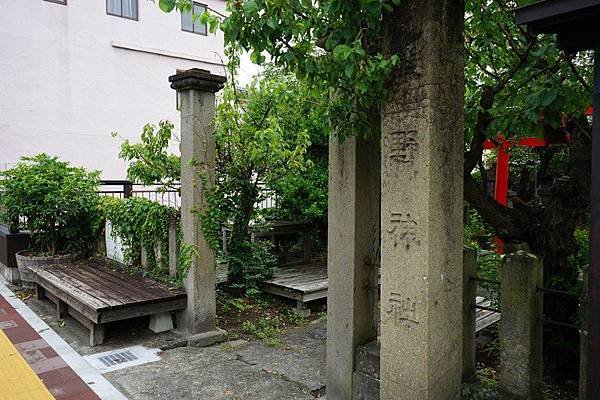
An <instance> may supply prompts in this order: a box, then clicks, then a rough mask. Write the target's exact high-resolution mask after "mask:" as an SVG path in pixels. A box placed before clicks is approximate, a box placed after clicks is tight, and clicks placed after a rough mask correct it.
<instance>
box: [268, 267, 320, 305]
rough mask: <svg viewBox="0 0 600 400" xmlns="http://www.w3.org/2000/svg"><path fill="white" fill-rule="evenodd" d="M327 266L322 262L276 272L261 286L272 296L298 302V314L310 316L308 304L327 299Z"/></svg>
mask: <svg viewBox="0 0 600 400" xmlns="http://www.w3.org/2000/svg"><path fill="white" fill-rule="evenodd" d="M328 286H329V281H328V279H327V265H326V262H325V260H320V261H316V262H313V263H311V264H307V265H301V266H298V267H288V268H281V269H278V270H276V271H275V272H274V273H273V276H272V277H271V279H269V280H267V281H265V282H263V283H262V285H261V289H262V290H263V291H264V292H266V293H270V294H274V295H277V296H282V297H287V298H289V299H293V300H296V309H295V311H296V313H297V314H299V315H303V316H308V315H309V314H310V309H308V308H307V306H306V303H307V302H309V301H313V300H318V299H324V298H326V297H327V288H328Z"/></svg>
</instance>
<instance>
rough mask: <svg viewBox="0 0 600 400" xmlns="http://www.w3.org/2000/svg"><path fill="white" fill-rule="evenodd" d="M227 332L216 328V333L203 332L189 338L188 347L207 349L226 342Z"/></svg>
mask: <svg viewBox="0 0 600 400" xmlns="http://www.w3.org/2000/svg"><path fill="white" fill-rule="evenodd" d="M226 334H227V332H226V331H224V330H223V329H219V328H216V329H215V330H214V331H208V332H202V333H198V334H196V335H192V336H190V337H189V338H188V346H195V347H207V346H211V345H213V344H215V343H219V342H222V341H224V340H225V335H226Z"/></svg>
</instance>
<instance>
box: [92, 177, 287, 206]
mask: <svg viewBox="0 0 600 400" xmlns="http://www.w3.org/2000/svg"><path fill="white" fill-rule="evenodd" d="M100 184H101V188H100V190H99V191H98V194H100V195H101V196H111V197H116V198H120V199H126V198H129V197H143V198H145V199H148V200H151V201H155V202H158V203H160V204H162V205H165V206H169V207H174V208H179V207H180V206H181V193H180V190H179V187H180V184H179V183H174V184H173V188H170V189H165V188H164V187H163V186H162V185H160V184H155V185H143V184H141V183H134V182H131V181H129V180H103V181H101V182H100ZM277 203H278V199H277V195H276V194H275V192H274V191H273V190H270V189H267V188H266V187H263V188H262V189H261V193H260V200H259V201H258V202H257V203H256V207H257V208H258V209H261V210H262V209H266V208H275V207H277Z"/></svg>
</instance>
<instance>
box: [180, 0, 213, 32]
mask: <svg viewBox="0 0 600 400" xmlns="http://www.w3.org/2000/svg"><path fill="white" fill-rule="evenodd" d="M194 6H200V7H204V11H203V12H206V11H208V4H203V3H200V2H198V1H194V2H192V30H191V31H190V30H188V29H184V28H183V14H181V18H182V20H181V31H182V32H187V33H194V34H196V35H202V36H208V24H204V32H196V31H195V30H194Z"/></svg>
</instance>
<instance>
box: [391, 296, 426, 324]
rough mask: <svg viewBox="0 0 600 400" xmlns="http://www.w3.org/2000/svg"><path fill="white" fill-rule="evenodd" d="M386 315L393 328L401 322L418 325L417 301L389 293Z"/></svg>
mask: <svg viewBox="0 0 600 400" xmlns="http://www.w3.org/2000/svg"><path fill="white" fill-rule="evenodd" d="M386 313H387V314H388V316H389V319H390V320H391V321H393V323H394V325H395V326H399V325H400V324H401V323H402V322H403V321H409V322H414V323H417V324H418V323H419V321H418V319H417V301H416V300H415V299H413V298H411V297H408V296H407V297H403V296H402V295H401V294H400V293H395V292H391V293H390V297H389V299H388V308H387V309H386Z"/></svg>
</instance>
